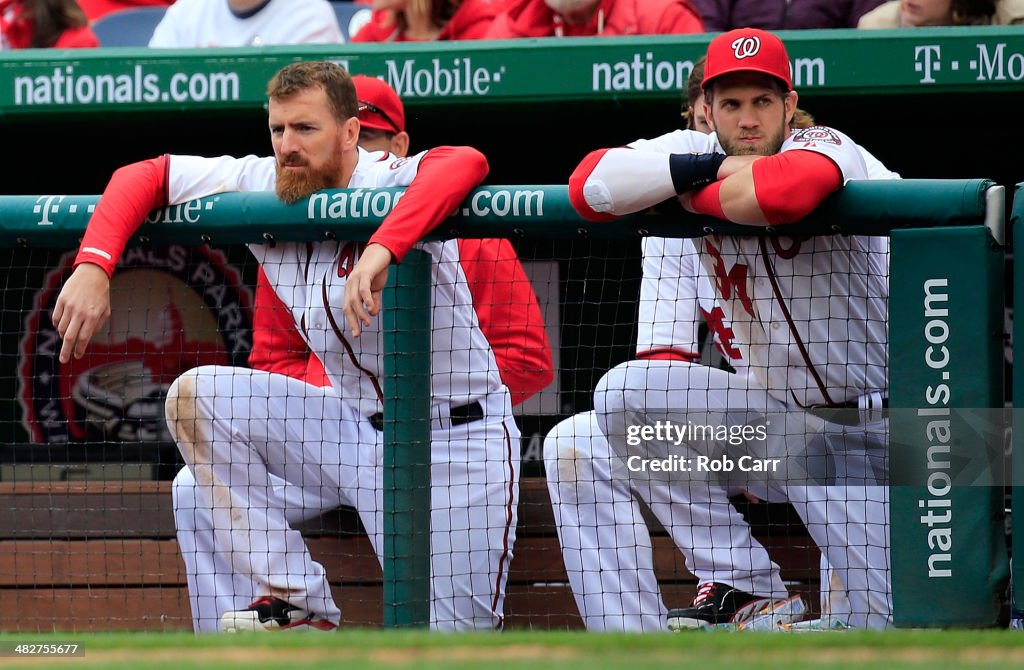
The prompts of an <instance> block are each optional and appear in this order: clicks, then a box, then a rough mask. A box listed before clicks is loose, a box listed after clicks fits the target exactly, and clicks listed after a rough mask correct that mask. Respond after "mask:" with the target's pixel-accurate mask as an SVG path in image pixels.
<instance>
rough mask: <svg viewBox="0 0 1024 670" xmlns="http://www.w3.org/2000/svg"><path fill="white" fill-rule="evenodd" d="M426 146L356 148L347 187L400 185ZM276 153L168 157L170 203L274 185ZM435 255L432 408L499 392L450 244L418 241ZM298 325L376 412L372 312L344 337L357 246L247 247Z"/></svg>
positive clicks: (356, 400)
mask: <svg viewBox="0 0 1024 670" xmlns="http://www.w3.org/2000/svg"><path fill="white" fill-rule="evenodd" d="M426 153H427V152H422V153H420V154H417V155H416V156H413V157H410V158H402V159H396V160H380V159H381V157H382V156H383V154H382V153H379V152H378V153H372V154H371V153H367V152H365V151H363V150H362V149H360V150H359V163H358V165H357V167H356V169H355V172H354V173H353V174H352V178H351V180H350V182H349V184H348V186H349V188H353V189H354V188H370V187H386V186H407V185H409V184H410V183H411V182H412V179H413V177H415V175H416V171H417V169H418V166H419V163H420V160H422V158H423V157H424V156H425V155H426ZM275 178H276V174H275V159H274V158H273V157H266V158H258V157H256V156H246V157H244V158H233V157H230V156H222V157H220V158H202V157H197V156H171V157H170V167H169V174H168V198H169V204H172V205H173V204H177V203H181V202H186V201H188V200H192V199H195V198H200V197H203V196H208V195H212V194H214V193H221V192H225V191H273V190H274V183H275ZM415 246H416V248H418V249H422V250H424V251H426V252H428V253H429V254H430V255H431V256H432V258H433V269H432V275H433V276H432V279H433V285H432V324H431V325H432V329H431V350H432V352H434V353H433V358H432V360H431V394H432V398H433V400H432V403H433V404H434V405H449V404H451V405H455V406H458V405H463V404H467V403H470V402H472V401H474V400H479V399H481V398H483V397H484V396H486V395H487V394H489V393H493V392H499V391H502V390H503V386H502V382H501V377H500V375H499V373H498V366H497V363H496V361H495V358H494V354H493V352H492V350H491V347H490V344H489V343H488V341H487V338H486V337H485V336H484V334H483V332H482V331H481V330H480V327H479V323H478V321H477V315H476V310H475V308H474V305H473V298H472V294H471V292H470V290H469V287H468V285H467V283H466V278H465V275H464V273H463V271H462V267H461V265H460V263H459V245H458V243H457V242H456V241H447V242H421V243H419V244H417V245H415ZM249 248H250V250H251V251H252V252H253V255H254V256H255V257H256V259H257V260H258V261H259V262H260V264H261V265H262V267H263V269H264V271H265V272H266V275H267V278H268V280H269V281H270V284H271V286H273V287H274V290H275V291H276V292H277V295H278V297H280V299H281V302H282V303H284V304H285V305H287V306H288V307H289V309H290V310H291V313H292V317H293V318H294V320H295V323H296V325H297V326H298V329H299V332H301V333H302V335H303V337H304V338H305V339H306V341H307V343H308V345H309V348H310V350H311V351H313V352H314V353H315V354H316V355H317V357H318V358H319V359H320V360H321V361H322V362H323V364H324V369H325V370H326V372H327V374H328V376H329V377H330V379H331V382H332V385H333V386H334V388H335V389H336V390H337V391H338V392H339V394H340V395H341V396H342V397H343V398H345V399H346V401H348V402H350V403H352V404H353V405H355V406H356V407H357V409H358V410H359V413H360V414H362V415H363V416H370V415H372V414H375V413H377V412H380V411H382V410H383V398H382V394H381V384H380V380H381V376H382V353H383V335H382V332H381V322H380V319H379V318H376V319H373V321H372V323H371V325H370V326H368V327H366V328H364V329H363V332H362V334H361V335H360V337H358V338H353V337H350V336H349V335H348V334H346V332H345V329H346V327H347V324H346V321H345V318H344V316H343V314H342V312H341V303H342V296H343V294H344V290H345V281H346V277H347V274H348V272H349V270H351V268H352V267H353V266H354V264H355V263H356V261H357V260H358V258H359V254H360V252H361V250H362V248H363V245H362V244H361V243H356V242H346V241H336V242H319V243H304V242H302V243H279V244H277V245H276V246H274V247H270V246H268V245H262V244H252V245H250V246H249Z"/></svg>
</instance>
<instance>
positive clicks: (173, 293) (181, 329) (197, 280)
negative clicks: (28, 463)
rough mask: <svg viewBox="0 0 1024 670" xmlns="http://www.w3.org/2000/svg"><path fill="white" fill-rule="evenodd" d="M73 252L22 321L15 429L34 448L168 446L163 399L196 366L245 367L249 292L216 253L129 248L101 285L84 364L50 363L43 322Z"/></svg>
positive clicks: (49, 338)
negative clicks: (101, 304) (103, 299)
mask: <svg viewBox="0 0 1024 670" xmlns="http://www.w3.org/2000/svg"><path fill="white" fill-rule="evenodd" d="M74 259H75V252H70V253H67V254H64V255H63V256H62V257H61V260H60V262H59V263H58V265H57V267H56V269H54V270H52V271H51V272H50V273H49V274H48V275H47V276H46V278H45V280H44V282H43V288H42V289H41V290H40V291H38V292H37V293H36V296H35V300H34V302H33V309H32V311H31V312H30V313H29V315H28V316H27V317H26V319H25V329H24V333H25V334H24V335H23V337H22V339H21V346H20V357H21V359H20V362H19V366H18V382H19V393H18V399H19V402H20V404H21V407H22V411H23V412H22V423H23V425H24V426H25V429H26V430H27V431H28V433H29V435H31V436H32V439H33V441H35V442H37V443H45V444H63V443H67V442H93V441H123V442H143V443H153V444H157V443H168V442H170V441H171V440H170V436H169V435H168V434H167V428H166V426H165V425H164V398H165V396H166V393H167V389H168V388H169V387H170V385H171V383H172V382H173V381H174V380H175V378H177V377H178V375H180V374H181V373H183V372H185V371H187V370H189V369H191V368H194V367H196V366H199V365H208V364H219V365H241V366H244V365H246V360H247V357H248V354H249V350H250V348H251V345H252V293H251V292H250V290H249V289H248V287H246V286H245V285H243V283H242V281H241V276H240V274H239V273H238V271H237V270H236V269H235V268H233V267H232V266H230V265H229V264H228V263H227V259H226V257H225V256H224V254H223V252H221V251H217V250H212V249H209V248H207V247H195V248H192V247H183V246H167V247H153V248H140V247H135V248H131V249H128V250H127V251H126V252H125V253H124V255H123V257H122V260H121V263H120V264H119V265H118V267H117V272H116V273H115V274H114V277H113V278H112V279H111V281H110V312H111V314H110V318H109V320H108V321H107V323H106V324H104V325H103V326H102V327H101V328H100V330H99V331H97V332H96V334H95V335H94V336H93V339H92V342H90V344H89V347H88V349H86V353H85V355H84V356H83V357H82V358H81V359H79V360H75V359H72V360H71V361H70V362H69V363H67V364H63V365H62V364H61V363H60V361H59V360H58V354H59V353H60V347H61V339H60V336H59V335H58V334H57V330H56V328H55V327H54V325H53V322H52V321H51V315H52V313H53V306H54V303H55V302H56V300H57V295H58V293H59V291H60V287H61V285H63V283H64V282H65V281H66V280H67V278H68V277H69V276H70V275H71V271H72V264H73V263H74Z"/></svg>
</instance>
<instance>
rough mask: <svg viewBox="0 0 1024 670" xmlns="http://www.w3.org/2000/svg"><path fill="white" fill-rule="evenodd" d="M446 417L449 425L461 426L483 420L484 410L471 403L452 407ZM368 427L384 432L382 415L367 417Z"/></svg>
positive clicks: (478, 404)
mask: <svg viewBox="0 0 1024 670" xmlns="http://www.w3.org/2000/svg"><path fill="white" fill-rule="evenodd" d="M448 416H450V417H451V425H453V426H461V425H463V424H467V423H472V422H474V421H479V420H480V419H482V418H484V408H483V405H481V404H480V402H479V401H477V402H471V403H469V404H468V405H459V406H458V407H452V408H451V411H450V412H449V414H448ZM367 420H368V421H369V422H370V425H371V426H373V429H374V430H377V431H383V430H384V413H383V412H377V413H376V414H371V415H370V416H369V417H367Z"/></svg>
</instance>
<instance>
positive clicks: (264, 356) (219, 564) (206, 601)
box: [171, 75, 554, 632]
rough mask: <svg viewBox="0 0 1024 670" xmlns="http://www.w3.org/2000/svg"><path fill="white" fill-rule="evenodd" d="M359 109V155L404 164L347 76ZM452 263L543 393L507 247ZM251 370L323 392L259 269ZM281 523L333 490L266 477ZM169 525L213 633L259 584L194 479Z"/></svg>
mask: <svg viewBox="0 0 1024 670" xmlns="http://www.w3.org/2000/svg"><path fill="white" fill-rule="evenodd" d="M352 82H353V84H354V85H355V89H356V96H357V99H358V104H359V146H360V147H362V148H363V149H365V150H367V151H370V152H374V151H383V152H388V153H390V154H392V155H394V156H397V157H399V158H403V157H405V156H406V155H407V153H408V152H407V150H408V147H409V134H408V133H407V132H406V131H405V108H404V106H403V105H402V101H401V99H400V98H399V96H398V93H397V92H395V90H394V89H393V88H391V87H390V86H389V85H388V84H387V82H385V81H384V80H382V79H378V78H376V77H368V76H366V75H353V76H352ZM458 244H459V259H460V263H461V266H462V269H463V272H464V273H465V275H466V279H467V282H468V283H469V286H470V289H471V291H472V292H473V296H474V302H475V309H476V315H477V318H478V319H479V322H480V328H481V330H482V331H483V333H484V335H486V336H487V340H488V342H489V343H490V344H491V348H492V349H493V351H494V355H495V360H496V362H497V365H498V371H499V373H500V374H501V378H502V381H503V382H504V383H505V384H506V386H508V388H509V391H510V392H511V394H512V404H513V406H514V405H516V404H517V403H518V402H522V401H523V400H525V399H526V398H529V397H530V396H532V395H533V394H535V393H536V392H537V391H539V390H540V389H542V388H544V387H545V386H547V385H548V384H549V383H550V382H551V379H552V377H553V375H554V370H553V365H552V361H551V348H550V344H549V343H548V340H547V336H546V333H545V331H544V329H543V327H540V326H541V325H542V324H543V317H542V315H541V312H540V306H539V304H538V303H537V297H536V295H535V294H534V292H533V288H532V286H531V285H530V281H529V279H528V278H527V277H526V274H525V271H524V270H523V267H522V265H521V263H520V262H519V258H518V257H517V256H516V252H515V249H513V248H512V245H511V244H510V243H509V242H508V240H504V239H491V240H459V241H458ZM249 365H250V367H253V368H255V369H258V370H266V371H267V372H276V373H280V374H284V375H288V376H290V377H295V378H297V379H301V380H303V381H305V382H307V383H309V384H315V385H316V386H330V385H331V381H330V378H329V377H328V376H327V375H326V373H325V372H324V368H323V364H321V363H320V359H319V358H317V357H316V355H314V354H313V353H312V352H311V351H310V350H309V347H308V346H307V344H306V341H305V339H303V337H302V335H301V333H300V332H299V330H298V328H297V327H296V325H295V321H294V319H293V318H292V314H291V311H290V310H289V309H288V307H287V306H286V305H285V304H284V303H282V302H281V299H280V298H279V297H278V295H277V293H275V292H274V289H273V287H272V286H271V285H270V282H269V280H267V278H266V275H265V273H264V272H263V271H262V269H261V270H260V271H259V272H258V277H257V286H256V296H255V301H254V306H253V346H252V351H251V353H250V355H249ZM270 481H271V483H272V486H273V494H274V495H275V496H277V497H278V499H279V501H278V502H279V504H280V505H281V506H282V507H283V509H284V511H285V515H286V516H287V519H288V523H289V524H292V525H295V524H298V523H301V522H303V521H308V520H310V519H315V518H317V517H318V516H320V515H321V514H323V513H324V512H326V511H328V510H330V509H332V508H333V507H335V506H337V505H338V504H339V503H338V500H339V498H338V495H337V492H336V491H335V490H334V489H331V488H320V489H314V488H313V487H309V486H303V485H302V484H301V482H300V483H298V484H293V483H291V482H287V481H285V480H284V479H282V478H280V477H278V476H277V475H274V474H271V475H270ZM171 492H172V497H173V503H174V504H173V506H174V523H175V527H176V529H177V536H178V544H179V546H180V547H181V553H182V558H183V559H184V561H185V569H186V575H187V578H188V587H189V601H190V605H191V608H192V624H193V628H194V629H195V631H196V632H209V631H216V630H218V628H219V625H220V617H221V616H222V615H223V613H224V612H229V611H232V610H236V609H240V608H244V607H245V606H246V605H248V604H249V603H250V602H252V601H253V600H254V599H256V598H257V597H258V596H259V584H257V583H255V582H254V581H253V580H251V579H248V578H247V577H246V576H244V575H238V574H235V573H234V572H233V570H232V568H231V565H230V564H229V563H228V562H227V561H226V560H225V559H224V557H223V555H222V554H220V553H218V552H217V551H216V542H215V538H214V532H213V528H214V526H213V514H212V512H211V510H209V509H208V508H206V507H204V506H203V505H202V504H200V503H198V502H197V498H196V482H195V477H194V476H193V474H192V470H191V469H189V468H187V467H184V468H182V469H181V470H180V471H179V472H178V474H177V476H176V477H175V478H174V483H173V486H172V488H171Z"/></svg>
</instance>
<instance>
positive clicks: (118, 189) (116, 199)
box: [75, 156, 168, 277]
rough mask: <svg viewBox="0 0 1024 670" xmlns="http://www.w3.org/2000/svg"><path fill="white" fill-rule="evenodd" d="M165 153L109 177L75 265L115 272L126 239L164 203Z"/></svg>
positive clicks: (109, 272) (128, 166)
mask: <svg viewBox="0 0 1024 670" xmlns="http://www.w3.org/2000/svg"><path fill="white" fill-rule="evenodd" d="M167 164H168V160H167V156H161V157H160V158H154V159H151V160H147V161H142V162H140V163H132V164H131V165H126V166H125V167H122V168H120V169H118V170H117V171H116V172H114V174H113V175H112V176H111V178H110V182H109V183H108V184H107V187H106V189H104V191H103V195H102V196H100V201H99V203H98V204H97V205H96V211H95V212H94V213H93V215H92V218H91V219H90V220H89V225H88V226H87V227H86V229H85V235H84V236H83V237H82V244H81V246H80V247H79V251H78V256H76V257H75V266H76V267H77V266H78V265H79V264H81V263H94V264H95V265H98V266H99V267H101V268H103V271H104V272H106V273H107V276H108V277H109V276H112V275H113V274H114V268H115V267H117V261H118V259H119V258H120V257H121V253H122V252H124V247H125V245H126V244H127V243H128V240H129V239H130V238H131V236H132V235H133V234H134V233H135V231H136V230H138V229H139V226H141V225H142V222H143V221H144V220H145V218H146V216H148V215H149V213H150V212H151V211H152V210H153V209H155V208H157V207H162V206H163V205H164V204H166V199H167Z"/></svg>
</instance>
